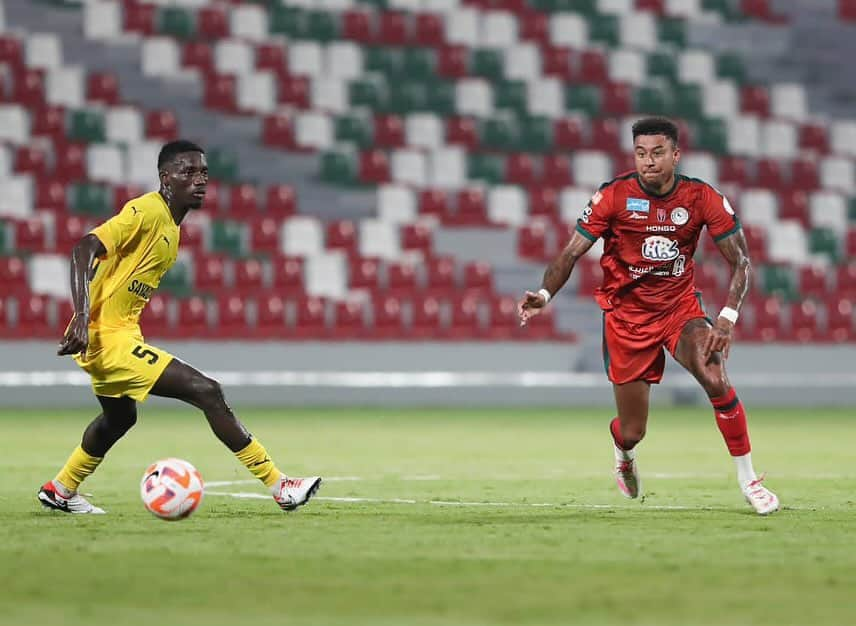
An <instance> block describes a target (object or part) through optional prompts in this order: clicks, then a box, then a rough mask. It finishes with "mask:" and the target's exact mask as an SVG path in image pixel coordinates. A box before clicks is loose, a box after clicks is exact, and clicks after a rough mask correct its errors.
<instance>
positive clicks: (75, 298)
mask: <svg viewBox="0 0 856 626" xmlns="http://www.w3.org/2000/svg"><path fill="white" fill-rule="evenodd" d="M106 254H107V248H105V247H104V244H103V243H101V240H100V239H98V237H96V236H95V235H94V234H92V233H90V234H88V235H86V237H84V238H83V239H81V240H80V241H79V242H78V243H77V245H76V246H74V250H72V252H71V301H72V304H73V305H74V317H72V318H71V323H70V324H69V325H68V329H67V330H66V331H65V336H64V337H63V338H62V341H61V342H60V344H59V349H58V350H57V354H59V355H64V354H78V353H80V352H83V351H84V350H86V346H88V345H89V281H90V280H91V278H92V266H93V264H94V263H95V259H96V258H98V257H101V256H104V255H106Z"/></svg>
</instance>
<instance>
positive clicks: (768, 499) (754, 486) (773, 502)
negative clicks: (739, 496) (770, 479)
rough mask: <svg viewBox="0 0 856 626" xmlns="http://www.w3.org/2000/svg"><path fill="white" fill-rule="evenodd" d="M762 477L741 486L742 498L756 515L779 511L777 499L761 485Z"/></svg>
mask: <svg viewBox="0 0 856 626" xmlns="http://www.w3.org/2000/svg"><path fill="white" fill-rule="evenodd" d="M763 481H764V475H763V474H762V475H761V477H760V478H756V479H755V480H753V481H751V482H749V483H746V484H745V485H744V486H743V497H744V498H746V502H748V503H749V504H751V505H752V508H753V509H755V512H756V513H757V514H758V515H769V514H770V513H775V512H776V511H778V510H779V498H778V497H777V496H776V494H774V493H773V492H772V491H770V490H769V489H767V488H766V487H765V486H764V485H762V484H761V483H762V482H763Z"/></svg>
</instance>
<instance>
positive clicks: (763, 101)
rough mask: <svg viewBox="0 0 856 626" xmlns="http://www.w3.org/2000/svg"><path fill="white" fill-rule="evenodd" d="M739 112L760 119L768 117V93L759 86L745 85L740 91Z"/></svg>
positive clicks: (764, 88)
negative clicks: (757, 116) (758, 116)
mask: <svg viewBox="0 0 856 626" xmlns="http://www.w3.org/2000/svg"><path fill="white" fill-rule="evenodd" d="M740 110H741V111H743V112H744V113H754V114H756V115H760V116H761V117H769V116H770V93H769V92H768V91H767V88H766V87H763V86H760V85H745V86H743V87H742V88H741V89H740Z"/></svg>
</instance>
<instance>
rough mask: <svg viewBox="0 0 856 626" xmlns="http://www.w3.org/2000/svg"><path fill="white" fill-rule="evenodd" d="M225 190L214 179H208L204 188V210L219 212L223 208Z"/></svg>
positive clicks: (213, 212) (212, 212)
mask: <svg viewBox="0 0 856 626" xmlns="http://www.w3.org/2000/svg"><path fill="white" fill-rule="evenodd" d="M224 196H225V192H224V191H223V188H222V187H221V186H220V183H219V182H217V181H216V180H209V181H208V187H207V188H206V189H205V205H204V207H205V211H206V212H208V213H211V214H216V213H219V212H220V211H221V210H222V208H223V197H224Z"/></svg>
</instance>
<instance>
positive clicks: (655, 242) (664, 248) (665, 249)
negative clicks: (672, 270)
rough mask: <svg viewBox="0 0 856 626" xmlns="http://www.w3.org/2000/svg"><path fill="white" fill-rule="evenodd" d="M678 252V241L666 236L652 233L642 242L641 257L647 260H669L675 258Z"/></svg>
mask: <svg viewBox="0 0 856 626" xmlns="http://www.w3.org/2000/svg"><path fill="white" fill-rule="evenodd" d="M680 253H681V251H680V249H679V248H678V242H677V241H674V240H672V239H669V238H668V237H662V236H660V235H653V236H651V237H645V241H644V242H643V243H642V257H643V258H645V259H648V260H649V261H671V260H673V259H677V258H678V255H680Z"/></svg>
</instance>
